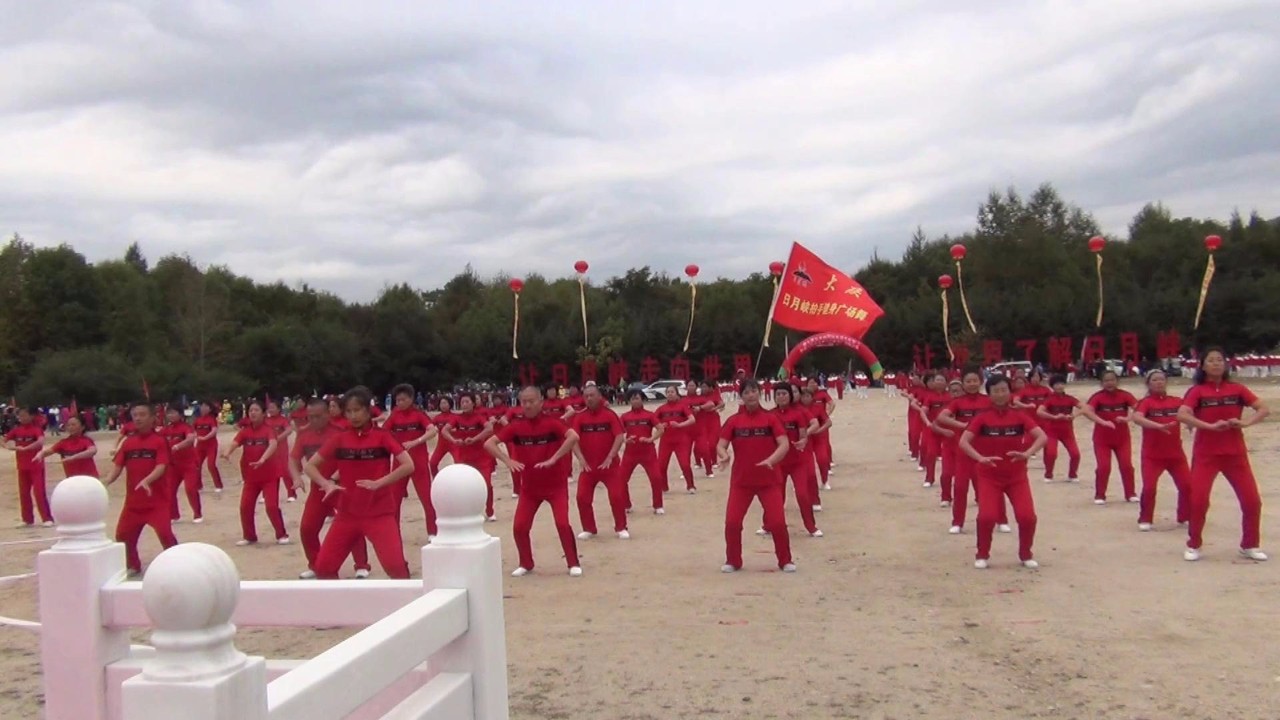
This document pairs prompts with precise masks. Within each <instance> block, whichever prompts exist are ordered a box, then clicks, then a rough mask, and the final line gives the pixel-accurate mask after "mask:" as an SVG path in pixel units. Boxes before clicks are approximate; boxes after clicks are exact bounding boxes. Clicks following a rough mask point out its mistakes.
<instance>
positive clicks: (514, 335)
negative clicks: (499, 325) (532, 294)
mask: <svg viewBox="0 0 1280 720" xmlns="http://www.w3.org/2000/svg"><path fill="white" fill-rule="evenodd" d="M512 294H513V295H515V298H516V320H515V324H514V325H513V326H512V328H511V357H513V358H515V359H517V360H518V359H520V353H519V351H518V350H517V349H516V348H518V347H519V338H520V293H512Z"/></svg>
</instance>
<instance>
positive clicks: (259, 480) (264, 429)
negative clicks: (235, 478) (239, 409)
mask: <svg viewBox="0 0 1280 720" xmlns="http://www.w3.org/2000/svg"><path fill="white" fill-rule="evenodd" d="M275 436H276V432H275V430H273V429H272V428H271V426H270V425H267V424H266V423H265V422H263V423H262V424H261V425H258V426H257V427H255V426H254V425H253V424H250V425H249V426H248V427H244V428H241V429H240V430H239V431H237V432H236V437H235V440H234V441H233V442H235V443H238V444H239V445H240V477H241V478H243V479H244V487H243V488H242V489H241V490H240V530H241V532H242V533H243V535H244V539H245V540H248V541H249V542H258V527H257V524H256V522H255V520H254V515H255V513H256V509H257V507H258V496H259V495H261V496H262V497H263V498H265V499H266V502H267V519H268V520H270V521H271V527H272V528H273V529H274V530H275V531H276V540H282V539H284V538H286V537H289V532H288V531H287V530H285V527H284V514H283V513H281V512H280V473H279V471H278V470H276V467H275V462H274V460H272V459H268V461H267V462H266V463H263V465H262V467H253V463H256V462H258V461H259V460H261V459H262V456H263V455H266V454H267V448H268V447H269V446H270V445H271V441H272V440H273V439H274V438H275ZM276 452H279V448H278V447H277V448H276Z"/></svg>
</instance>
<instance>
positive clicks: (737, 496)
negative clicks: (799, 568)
mask: <svg viewBox="0 0 1280 720" xmlns="http://www.w3.org/2000/svg"><path fill="white" fill-rule="evenodd" d="M783 494H784V490H783V484H782V483H781V482H779V483H776V484H773V485H767V486H765V487H742V486H740V485H733V484H730V485H729V500H728V503H727V504H726V505H725V509H724V558H725V559H724V561H725V564H726V565H732V566H733V567H735V568H739V569H741V568H742V520H743V519H744V518H745V517H746V516H747V510H750V509H751V501H752V500H755V499H757V498H758V499H759V500H760V506H761V507H763V508H764V529H765V530H768V531H769V534H771V535H772V536H773V551H774V553H775V554H776V555H777V556H778V567H782V566H783V565H787V564H789V563H790V562H791V538H790V537H789V536H788V535H787V515H786V512H785V511H784V510H783V504H784V503H785V499H784V497H783Z"/></svg>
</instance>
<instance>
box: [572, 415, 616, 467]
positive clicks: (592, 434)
mask: <svg viewBox="0 0 1280 720" xmlns="http://www.w3.org/2000/svg"><path fill="white" fill-rule="evenodd" d="M573 430H574V432H576V433H578V437H579V438H580V439H579V441H578V443H579V447H580V448H581V449H582V456H583V457H585V458H586V459H587V465H588V466H589V467H590V468H592V469H595V468H598V467H600V465H601V463H603V462H604V461H605V458H607V457H609V451H610V450H612V449H613V439H614V438H616V437H618V436H619V435H621V434H622V433H623V432H624V431H623V429H622V421H621V420H619V419H618V414H617V413H615V412H614V411H612V410H610V409H609V408H607V407H605V406H604V405H601V406H600V407H598V408H596V409H595V410H590V409H586V410H583V411H582V412H580V413H578V414H577V415H574V416H573Z"/></svg>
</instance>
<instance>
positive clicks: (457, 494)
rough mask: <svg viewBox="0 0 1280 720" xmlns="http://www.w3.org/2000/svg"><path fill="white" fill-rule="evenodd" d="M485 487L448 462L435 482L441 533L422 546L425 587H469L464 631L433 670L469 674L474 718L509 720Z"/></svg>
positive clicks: (498, 583)
mask: <svg viewBox="0 0 1280 720" xmlns="http://www.w3.org/2000/svg"><path fill="white" fill-rule="evenodd" d="M486 494H487V490H486V487H485V483H484V478H483V477H481V476H480V473H479V472H478V471H476V469H475V468H473V467H470V466H468V465H460V464H459V465H450V466H449V467H447V468H445V469H443V470H441V471H440V474H439V475H437V476H436V477H435V479H434V480H433V481H432V483H431V501H432V503H433V504H434V505H435V507H436V513H437V517H438V520H437V522H438V523H439V526H440V534H438V535H436V539H435V540H434V541H433V542H432V543H431V544H430V545H428V546H426V547H424V548H423V549H422V584H423V591H424V592H431V591H432V590H436V589H439V588H457V589H465V590H466V591H467V610H468V614H469V618H470V623H469V626H468V629H467V632H466V634H464V635H463V636H462V637H460V638H458V639H457V640H455V641H453V642H452V643H450V644H449V645H448V646H447V647H445V648H444V649H443V650H441V651H440V652H439V653H436V655H435V656H434V657H433V658H432V659H431V662H430V667H431V670H432V671H433V672H450V673H470V675H471V680H472V688H473V690H474V697H475V713H476V715H475V717H476V720H507V718H508V705H507V702H508V699H507V638H506V632H507V630H506V622H505V621H504V619H503V612H502V541H500V540H499V539H498V538H495V537H491V536H490V535H489V534H488V533H486V532H485V530H484V505H485V496H486Z"/></svg>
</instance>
